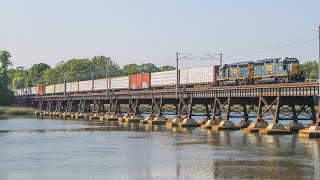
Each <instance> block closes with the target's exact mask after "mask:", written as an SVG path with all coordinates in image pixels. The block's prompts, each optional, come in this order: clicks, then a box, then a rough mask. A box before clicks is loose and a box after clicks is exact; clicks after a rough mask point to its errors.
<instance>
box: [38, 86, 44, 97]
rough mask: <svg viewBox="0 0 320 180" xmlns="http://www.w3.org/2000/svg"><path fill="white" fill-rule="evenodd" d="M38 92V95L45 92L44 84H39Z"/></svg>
mask: <svg viewBox="0 0 320 180" xmlns="http://www.w3.org/2000/svg"><path fill="white" fill-rule="evenodd" d="M38 92H39V94H40V95H43V94H45V93H46V87H45V86H39V87H38Z"/></svg>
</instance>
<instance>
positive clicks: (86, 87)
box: [79, 80, 92, 91]
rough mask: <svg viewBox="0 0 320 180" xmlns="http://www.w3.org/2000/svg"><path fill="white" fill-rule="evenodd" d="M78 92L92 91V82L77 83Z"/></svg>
mask: <svg viewBox="0 0 320 180" xmlns="http://www.w3.org/2000/svg"><path fill="white" fill-rule="evenodd" d="M79 91H92V80H88V81H79Z"/></svg>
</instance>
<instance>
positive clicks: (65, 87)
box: [63, 71, 67, 100]
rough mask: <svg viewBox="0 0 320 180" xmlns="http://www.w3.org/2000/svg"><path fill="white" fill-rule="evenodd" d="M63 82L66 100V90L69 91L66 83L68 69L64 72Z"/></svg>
mask: <svg viewBox="0 0 320 180" xmlns="http://www.w3.org/2000/svg"><path fill="white" fill-rule="evenodd" d="M63 82H64V83H63V84H64V97H63V99H64V100H66V91H67V86H66V85H67V84H66V71H64V73H63Z"/></svg>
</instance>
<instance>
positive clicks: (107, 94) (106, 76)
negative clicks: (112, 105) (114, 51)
mask: <svg viewBox="0 0 320 180" xmlns="http://www.w3.org/2000/svg"><path fill="white" fill-rule="evenodd" d="M106 79H107V87H106V99H108V89H109V81H108V64H107V63H106Z"/></svg>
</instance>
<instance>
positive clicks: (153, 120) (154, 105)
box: [140, 99, 167, 125]
mask: <svg viewBox="0 0 320 180" xmlns="http://www.w3.org/2000/svg"><path fill="white" fill-rule="evenodd" d="M162 107H163V101H162V99H152V101H151V106H150V114H149V116H147V117H146V118H145V119H144V120H141V121H140V123H145V122H147V123H148V124H149V125H160V124H166V122H167V120H166V117H164V116H162Z"/></svg>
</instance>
